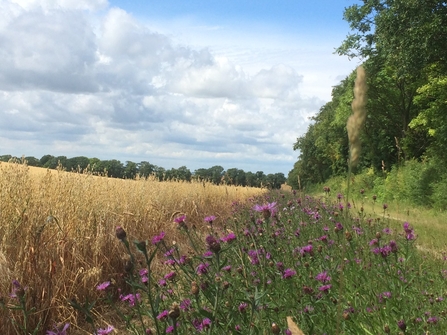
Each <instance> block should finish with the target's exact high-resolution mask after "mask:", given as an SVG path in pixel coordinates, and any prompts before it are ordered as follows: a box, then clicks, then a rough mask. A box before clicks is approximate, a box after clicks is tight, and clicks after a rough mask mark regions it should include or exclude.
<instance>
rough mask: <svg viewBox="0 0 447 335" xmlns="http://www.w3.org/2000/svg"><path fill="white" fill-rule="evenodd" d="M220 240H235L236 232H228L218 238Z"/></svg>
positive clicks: (228, 241)
mask: <svg viewBox="0 0 447 335" xmlns="http://www.w3.org/2000/svg"><path fill="white" fill-rule="evenodd" d="M220 240H221V241H222V242H226V243H230V242H233V241H234V240H236V234H235V233H229V234H228V235H227V236H224V237H222V238H221V239H220Z"/></svg>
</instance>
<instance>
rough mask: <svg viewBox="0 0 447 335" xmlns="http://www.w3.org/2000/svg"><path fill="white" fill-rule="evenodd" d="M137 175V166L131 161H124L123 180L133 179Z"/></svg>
mask: <svg viewBox="0 0 447 335" xmlns="http://www.w3.org/2000/svg"><path fill="white" fill-rule="evenodd" d="M137 173H138V166H137V164H136V163H134V162H132V161H126V166H125V167H124V178H127V179H135V177H136V176H137Z"/></svg>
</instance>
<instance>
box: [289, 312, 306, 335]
mask: <svg viewBox="0 0 447 335" xmlns="http://www.w3.org/2000/svg"><path fill="white" fill-rule="evenodd" d="M287 327H288V328H289V330H290V331H291V332H292V335H304V333H303V331H302V330H301V329H299V328H298V325H297V324H296V323H295V322H293V320H292V318H291V317H290V316H288V317H287Z"/></svg>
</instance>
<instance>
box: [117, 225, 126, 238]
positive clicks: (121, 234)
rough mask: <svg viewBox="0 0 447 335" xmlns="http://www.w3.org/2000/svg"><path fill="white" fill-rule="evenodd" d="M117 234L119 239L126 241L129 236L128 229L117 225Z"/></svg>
mask: <svg viewBox="0 0 447 335" xmlns="http://www.w3.org/2000/svg"><path fill="white" fill-rule="evenodd" d="M115 234H116V237H117V238H118V240H120V241H124V240H125V239H126V237H127V234H126V231H125V230H124V229H123V227H121V226H117V227H116V229H115Z"/></svg>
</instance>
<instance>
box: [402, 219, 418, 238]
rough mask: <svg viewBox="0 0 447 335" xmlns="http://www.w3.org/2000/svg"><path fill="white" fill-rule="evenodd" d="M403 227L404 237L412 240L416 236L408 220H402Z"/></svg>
mask: <svg viewBox="0 0 447 335" xmlns="http://www.w3.org/2000/svg"><path fill="white" fill-rule="evenodd" d="M403 227H404V231H405V238H406V239H407V240H409V241H411V240H414V239H415V238H416V237H415V235H414V230H413V227H411V226H410V224H409V223H408V222H404V225H403Z"/></svg>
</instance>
